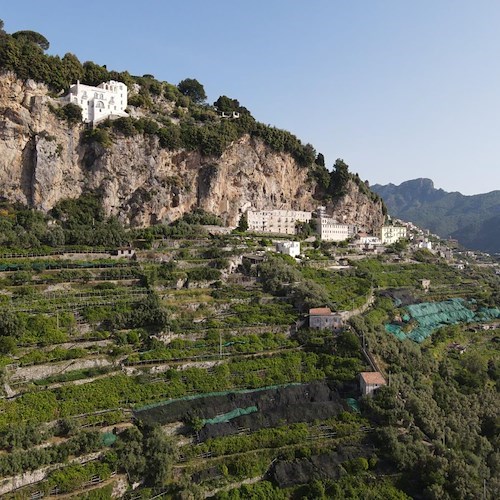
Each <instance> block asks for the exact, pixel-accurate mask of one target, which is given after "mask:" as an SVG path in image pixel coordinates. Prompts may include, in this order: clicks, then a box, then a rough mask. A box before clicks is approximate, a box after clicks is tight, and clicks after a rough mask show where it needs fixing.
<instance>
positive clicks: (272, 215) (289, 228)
mask: <svg viewBox="0 0 500 500" xmlns="http://www.w3.org/2000/svg"><path fill="white" fill-rule="evenodd" d="M311 218H312V212H303V211H300V210H248V211H247V221H248V231H253V232H256V233H275V234H295V233H296V229H295V224H296V222H309V221H310V220H311Z"/></svg>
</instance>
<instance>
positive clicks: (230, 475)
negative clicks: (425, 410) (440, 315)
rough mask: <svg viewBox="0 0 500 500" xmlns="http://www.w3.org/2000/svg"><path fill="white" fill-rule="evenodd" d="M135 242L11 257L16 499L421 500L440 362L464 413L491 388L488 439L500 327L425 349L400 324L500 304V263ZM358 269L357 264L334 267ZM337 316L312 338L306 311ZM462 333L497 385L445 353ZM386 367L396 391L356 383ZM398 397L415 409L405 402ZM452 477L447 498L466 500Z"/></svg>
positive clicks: (4, 416)
mask: <svg viewBox="0 0 500 500" xmlns="http://www.w3.org/2000/svg"><path fill="white" fill-rule="evenodd" d="M181 229H182V232H183V233H184V236H183V235H181V234H179V233H180V232H181V231H180V230H181ZM165 232H168V233H169V234H170V235H169V236H168V237H166V236H165ZM176 232H177V233H176ZM172 233H174V234H172ZM186 235H187V236H186ZM127 237H128V238H129V239H130V241H133V247H114V248H107V249H106V248H90V247H86V248H83V247H81V246H80V247H77V246H72V247H57V246H53V247H50V248H49V247H43V246H40V245H39V246H37V247H36V249H35V248H24V249H23V248H22V247H19V246H16V247H15V248H14V247H12V248H5V249H4V250H3V253H2V255H1V256H0V285H1V295H0V300H1V303H2V310H1V312H0V333H1V335H0V349H1V352H2V357H1V358H0V361H1V366H2V392H3V394H2V399H1V401H0V446H1V448H2V452H1V453H0V476H1V480H0V494H1V495H2V496H3V497H4V498H16V499H17V498H30V499H31V498H41V497H44V498H61V497H63V498H89V499H90V498H112V497H114V498H117V497H123V498H131V499H132V498H134V499H136V498H160V497H162V496H163V497H165V498H208V497H215V498H221V499H223V498H305V497H308V498H310V497H311V496H312V497H314V498H316V497H320V498H321V495H323V497H325V496H326V497H328V498H343V496H342V495H344V492H345V491H350V492H351V496H352V495H354V496H356V495H357V496H358V497H364V495H366V494H367V492H368V490H369V491H370V494H371V495H372V496H373V498H407V496H406V493H409V494H412V492H413V491H417V490H418V489H422V488H430V487H431V485H430V484H427V485H426V484H425V481H426V476H425V475H416V476H415V475H414V471H415V469H414V467H420V465H418V464H419V462H418V461H417V462H415V461H414V460H413V459H412V458H411V457H413V456H419V454H420V455H421V456H422V457H424V458H425V460H426V461H431V460H433V458H432V457H433V456H434V453H438V452H439V450H438V448H437V446H438V445H437V442H438V441H439V440H440V439H442V435H443V434H442V431H441V430H439V429H440V427H439V426H438V427H432V426H433V425H434V426H436V425H437V424H435V423H432V424H431V423H430V422H429V421H428V420H427V417H426V416H425V415H424V414H422V409H420V407H419V406H418V403H417V400H416V399H415V398H416V396H415V394H419V392H418V391H420V392H422V391H423V389H422V387H427V386H428V385H429V380H432V378H433V377H434V378H435V376H434V375H433V371H435V370H436V363H445V364H446V366H448V365H449V364H450V363H451V364H452V365H453V366H454V368H453V370H454V371H452V372H450V373H449V374H448V375H446V374H442V375H440V377H441V378H439V379H436V381H435V382H434V383H437V382H438V381H439V380H448V382H449V383H450V384H462V386H463V387H465V388H466V391H465V393H464V394H463V395H462V396H460V395H458V396H457V398H458V397H461V398H462V399H463V401H462V403H463V404H471V402H470V401H469V399H470V398H472V397H473V395H472V393H470V390H471V388H475V390H476V391H479V393H480V394H481V396H482V398H483V401H484V405H485V410H484V413H478V418H479V419H481V421H483V422H484V424H483V425H486V422H489V420H488V419H489V418H490V415H491V414H492V412H494V409H495V407H496V406H497V405H495V403H494V400H493V399H492V397H493V394H494V391H495V390H497V389H494V388H493V386H494V380H495V378H494V377H495V376H496V375H495V373H496V372H495V371H494V370H495V369H496V368H495V366H497V365H496V364H495V363H498V351H497V350H495V349H494V345H495V344H494V340H493V339H494V338H496V337H495V333H494V332H495V330H488V331H487V335H485V334H482V333H480V331H481V329H482V328H483V324H473V325H467V324H458V325H455V326H446V327H444V329H443V328H441V329H440V330H439V331H436V332H434V333H433V334H432V336H431V337H429V338H428V339H427V340H425V342H424V343H423V344H422V345H421V346H417V345H416V344H414V343H413V342H410V341H409V340H408V341H406V342H402V341H400V340H398V339H397V338H396V337H394V336H392V335H391V334H389V333H387V332H386V331H385V330H384V325H385V324H386V323H388V322H390V321H395V320H396V321H397V320H398V317H400V316H402V315H404V311H403V309H402V308H403V307H404V306H405V305H407V304H409V303H419V302H427V301H432V300H441V299H442V298H443V296H448V298H449V297H455V296H457V294H458V293H459V292H460V294H461V295H462V296H464V298H466V299H469V300H470V299H474V300H475V301H476V303H477V307H480V306H481V307H483V306H486V305H487V303H489V304H490V306H492V305H493V304H495V303H497V304H498V290H499V286H498V277H497V275H495V273H494V268H491V269H487V268H484V269H481V270H480V269H472V268H470V269H469V270H466V271H463V272H461V271H458V270H457V269H454V268H451V267H449V266H447V265H444V264H442V263H440V262H438V261H435V262H431V263H419V262H416V261H408V262H405V261H403V262H401V261H400V260H398V261H393V259H392V258H391V255H390V254H388V255H387V256H384V257H380V258H376V259H373V258H362V259H361V260H360V259H359V258H358V257H357V256H355V255H353V254H352V253H349V250H346V249H345V248H341V247H339V248H337V247H335V246H333V245H319V246H318V245H317V244H312V243H310V244H307V243H304V242H303V251H304V253H305V255H306V256H307V259H303V261H302V263H297V262H296V261H295V260H293V259H290V258H287V257H283V256H278V255H276V254H274V253H273V252H270V251H269V250H272V248H273V247H272V244H271V242H270V241H269V240H266V239H262V238H260V237H253V236H248V235H246V234H243V235H241V234H231V235H222V236H221V235H220V236H209V235H208V234H207V232H206V230H205V229H203V227H202V226H201V225H199V224H197V223H196V224H191V225H190V224H187V225H183V224H180V225H177V226H172V227H170V228H167V229H165V228H162V227H160V226H158V227H153V228H151V229H149V230H141V231H135V232H129V233H128V236H127ZM266 252H267V253H266ZM345 257H348V258H350V259H351V260H350V265H349V266H348V267H347V268H345V267H342V266H340V267H338V266H336V265H335V264H336V263H337V262H338V259H339V258H345ZM423 278H427V279H429V278H430V279H431V286H430V289H429V290H427V291H426V290H423V289H422V288H421V280H422V279H423ZM459 284H461V288H460V290H459V291H457V285H459ZM373 303H374V305H371V304H373ZM471 304H474V303H472V302H471ZM325 305H327V306H330V307H332V309H337V310H340V311H343V312H342V316H343V318H344V321H345V327H344V329H343V331H341V332H336V333H332V332H331V331H322V330H310V329H308V328H307V323H306V322H305V316H304V313H305V312H307V310H308V309H309V307H316V306H325ZM471 307H476V306H475V305H473V306H471ZM471 317H472V316H471ZM490 323H491V322H490ZM493 326H494V325H493ZM412 327H413V326H412ZM467 328H472V329H473V330H474V331H475V333H473V334H472V333H467ZM492 332H493V333H492ZM446 339H449V341H448V343H450V342H451V340H454V339H456V340H457V341H458V342H461V343H462V344H465V345H467V348H468V349H469V352H470V355H471V356H472V355H473V356H472V358H473V359H475V358H474V356H476V358H477V357H478V356H480V359H481V363H483V364H484V363H486V364H485V365H484V366H486V367H487V371H484V372H482V371H479V372H474V373H473V372H469V371H468V370H469V369H474V366H475V365H474V362H473V361H469V354H466V355H465V357H464V358H463V359H464V361H465V364H462V363H461V360H455V359H448V358H450V356H453V353H454V352H455V350H453V349H452V348H447V347H446V346H447V345H448V344H447V343H446V342H447V340H446ZM362 344H363V346H364V348H362ZM474 353H477V355H476V354H474ZM436 359H438V360H440V361H436ZM439 366H440V368H439V370H441V369H442V367H441V365H439ZM481 366H482V365H481ZM417 367H418V368H417ZM374 368H377V369H380V370H381V371H382V372H383V373H384V374H385V375H386V377H388V376H389V374H391V375H390V380H391V387H389V388H387V389H384V390H381V391H379V394H378V395H377V396H376V397H375V398H373V399H364V398H360V392H359V388H358V375H359V373H360V372H363V371H372V370H373V369H374ZM439 373H441V372H439ZM409 377H410V378H411V380H410V378H409ZM445 377H450V378H449V379H448V378H445ZM485 377H486V378H485ZM417 381H418V382H417ZM415 384H419V385H415ZM421 384H424V385H423V386H422V385H421ZM425 384H427V386H426V385H425ZM482 384H486V385H485V389H484V390H483V389H482V387H483V386H482ZM492 384H493V385H492ZM497 385H498V382H497ZM431 386H432V383H431ZM459 387H460V385H459ZM395 390H398V391H399V393H400V394H407V395H408V398H407V399H405V400H404V402H402V403H400V402H398V397H397V393H396V395H395V393H394V391H395ZM467 391H469V392H467ZM492 391H493V392H492ZM421 395H422V394H421ZM422 397H423V398H428V399H429V401H433V402H432V403H428V404H430V405H431V408H434V406H436V405H437V407H441V406H442V407H443V408H444V407H446V406H445V404H444V403H443V401H440V400H437V401H436V400H435V399H432V398H433V396H430V395H429V394H427V393H426V394H424V395H422ZM434 397H436V396H434ZM401 405H402V406H401ZM433 405H434V406H433ZM385 408H388V410H385ZM360 410H361V413H360ZM432 411H437V410H432ZM392 415H394V417H393V416H392ZM432 415H434V414H433V413H432ZM452 415H453V412H449V415H448V416H447V417H446V418H445V419H444V422H446V425H448V426H452V425H453V424H452V423H451V422H450V421H449V419H450V418H451V416H452ZM432 418H434V417H432ZM457 418H458V417H457ZM463 418H465V417H463ZM432 421H433V422H434V420H432ZM443 425H444V424H443ZM407 426H409V427H407ZM412 426H414V427H412ZM415 426H416V427H415ZM450 428H452V427H450ZM405 429H407V430H405ZM487 429H489V428H488V427H485V430H484V435H483V438H484V439H486V441H488V442H490V441H491V439H490V437H489V435H490V434H488V433H489V432H490V431H489V430H487ZM443 432H445V433H446V435H447V436H449V437H448V438H447V439H452V436H453V434H452V433H450V432H451V431H443ZM453 432H455V431H453ZM456 432H458V433H459V431H456ZM459 434H460V433H459ZM410 437H411V439H410ZM408 439H409V440H408ZM453 439H458V438H457V437H455V438H453ZM478 439H479V438H478ZM388 443H392V444H390V445H389V444H388ZM452 446H453V447H452V448H450V449H452V450H454V453H460V450H461V445H458V444H456V443H455V444H453V445H452ZM490 446H492V447H493V448H492V449H494V443H493V444H491V445H490ZM422 447H423V448H422ZM417 449H418V451H417ZM398 450H399V451H398ZM398 453H399V455H398ZM411 453H415V454H416V455H411V457H410V455H408V456H406V455H405V454H411ZM489 454H490V452H489V451H485V455H484V460H486V459H487V458H488V456H489ZM403 455H404V456H405V457H406V458H405V462H404V464H401V463H398V460H399V458H398V457H400V456H403ZM457 456H458V455H457ZM481 457H483V455H481ZM482 459H483V458H480V459H479V460H482ZM447 460H448V459H447ZM454 460H455V462H456V464H455V462H452V461H451V459H449V463H451V464H452V465H453V464H455V465H453V466H458V465H457V464H459V463H460V460H459V458H457V457H455V458H454ZM426 463H427V462H426ZM447 463H448V462H447ZM452 465H450V467H451V466H452ZM491 471H494V469H493V468H491ZM412 474H413V476H412ZM450 477H451V476H450ZM447 481H448V482H446V481H445V483H444V486H443V488H447V489H445V490H443V491H446V492H448V491H453V490H452V488H455V485H454V484H448V483H452V481H451V480H447ZM422 483H424V485H423V486H422ZM471 485H472V486H469V488H472V487H475V486H474V482H471ZM492 491H493V490H492ZM447 494H448V493H447ZM158 495H160V496H158ZM457 498H460V496H457Z"/></svg>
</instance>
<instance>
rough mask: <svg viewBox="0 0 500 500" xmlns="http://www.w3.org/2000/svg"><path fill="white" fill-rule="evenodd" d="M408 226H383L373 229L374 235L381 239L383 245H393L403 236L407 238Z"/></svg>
mask: <svg viewBox="0 0 500 500" xmlns="http://www.w3.org/2000/svg"><path fill="white" fill-rule="evenodd" d="M406 234H407V230H406V226H395V225H394V226H393V225H389V226H382V227H380V228H378V229H375V230H374V231H373V235H374V236H376V237H377V238H379V239H380V241H381V242H382V245H392V244H393V243H396V241H398V240H400V239H401V238H406Z"/></svg>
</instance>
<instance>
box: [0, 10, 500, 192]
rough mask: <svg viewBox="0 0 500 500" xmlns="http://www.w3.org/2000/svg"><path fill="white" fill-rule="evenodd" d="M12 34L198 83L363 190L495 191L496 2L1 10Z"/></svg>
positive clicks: (499, 143) (498, 99)
mask: <svg viewBox="0 0 500 500" xmlns="http://www.w3.org/2000/svg"><path fill="white" fill-rule="evenodd" d="M0 17H1V18H3V20H4V22H5V29H6V31H7V32H9V33H12V32H14V31H17V30H21V29H31V30H34V31H39V32H40V33H42V34H44V35H45V36H46V37H47V38H48V40H49V41H50V43H51V47H50V50H49V52H50V53H52V54H59V55H61V56H62V55H64V53H66V52H73V53H74V54H76V55H77V56H78V57H79V58H80V60H81V61H82V62H83V61H86V60H93V61H95V62H97V63H99V64H106V65H107V67H108V69H116V70H128V71H129V72H130V73H132V74H135V75H142V74H145V73H151V74H153V75H155V76H156V78H158V79H160V80H166V81H169V82H171V83H174V84H176V83H178V82H179V81H180V80H182V79H184V78H187V77H190V78H197V79H198V80H199V81H200V82H201V83H203V84H204V86H205V90H206V92H207V94H208V96H209V101H210V102H213V101H214V100H216V99H217V97H218V96H219V95H222V94H225V95H228V96H230V97H232V98H237V99H238V100H239V101H240V102H241V104H242V105H244V106H246V107H247V108H248V109H250V111H251V112H252V113H253V115H254V116H255V117H256V118H257V119H258V120H259V121H262V122H264V123H269V124H271V125H275V126H277V127H280V128H284V129H287V130H290V131H291V132H293V133H294V134H296V135H297V136H298V137H299V138H300V139H301V140H302V141H303V142H310V143H311V144H313V146H314V147H315V148H316V150H317V151H319V152H322V153H323V154H324V155H325V157H326V161H327V165H328V166H329V167H331V165H332V164H333V163H334V161H335V159H336V158H343V159H344V160H345V161H346V162H347V163H348V164H349V165H350V167H351V170H352V171H354V172H358V173H359V174H360V176H361V177H362V178H363V179H368V180H369V181H370V183H372V184H373V183H383V184H385V183H388V182H393V183H395V184H399V183H400V182H402V181H405V180H409V179H413V178H416V177H429V178H432V179H433V180H434V181H435V184H436V187H441V188H443V189H445V190H447V191H455V190H456V191H461V192H462V193H464V194H475V193H480V192H487V191H492V190H494V189H500V60H499V56H500V28H499V27H500V2H499V1H498V0H474V1H472V0H418V1H417V0H413V1H410V0H352V1H351V0H309V1H305V0H246V1H243V0H210V1H209V0H182V2H174V1H167V0H156V1H155V0H143V1H142V2H141V1H130V0H122V1H117V0H105V1H103V0H101V1H97V0H86V1H85V2H63V1H56V0H43V1H42V0H24V1H23V2H20V1H18V0H16V1H12V0H5V1H3V2H2V10H1V13H0Z"/></svg>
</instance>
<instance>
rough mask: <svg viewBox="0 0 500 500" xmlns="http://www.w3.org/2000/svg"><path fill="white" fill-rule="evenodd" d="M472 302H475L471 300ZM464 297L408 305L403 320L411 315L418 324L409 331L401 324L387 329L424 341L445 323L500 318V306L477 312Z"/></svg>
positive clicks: (415, 340) (405, 336) (401, 337)
mask: <svg viewBox="0 0 500 500" xmlns="http://www.w3.org/2000/svg"><path fill="white" fill-rule="evenodd" d="M470 303H472V304H473V303H474V302H473V301H470ZM467 305H468V304H467V302H466V301H465V300H464V299H449V300H445V301H443V302H423V303H422V304H412V305H409V306H406V310H407V311H408V313H409V316H408V315H406V314H405V315H403V320H404V321H406V322H408V321H409V320H410V316H411V318H412V319H413V320H415V321H416V323H417V326H416V327H415V328H413V329H412V330H411V331H410V332H409V333H405V332H404V331H403V329H402V328H401V326H400V325H394V324H387V325H385V330H386V332H388V333H391V334H392V335H394V336H395V337H396V338H398V339H399V340H405V339H407V338H408V339H410V340H413V341H414V342H418V343H420V342H423V341H424V340H425V339H426V338H427V337H429V336H430V335H431V334H432V333H433V332H434V331H435V330H437V329H438V328H440V327H441V326H444V325H454V324H457V323H471V322H484V321H492V320H493V319H497V318H500V309H499V308H492V309H487V308H481V309H479V310H478V311H477V312H474V311H472V310H471V309H469V307H467Z"/></svg>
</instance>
